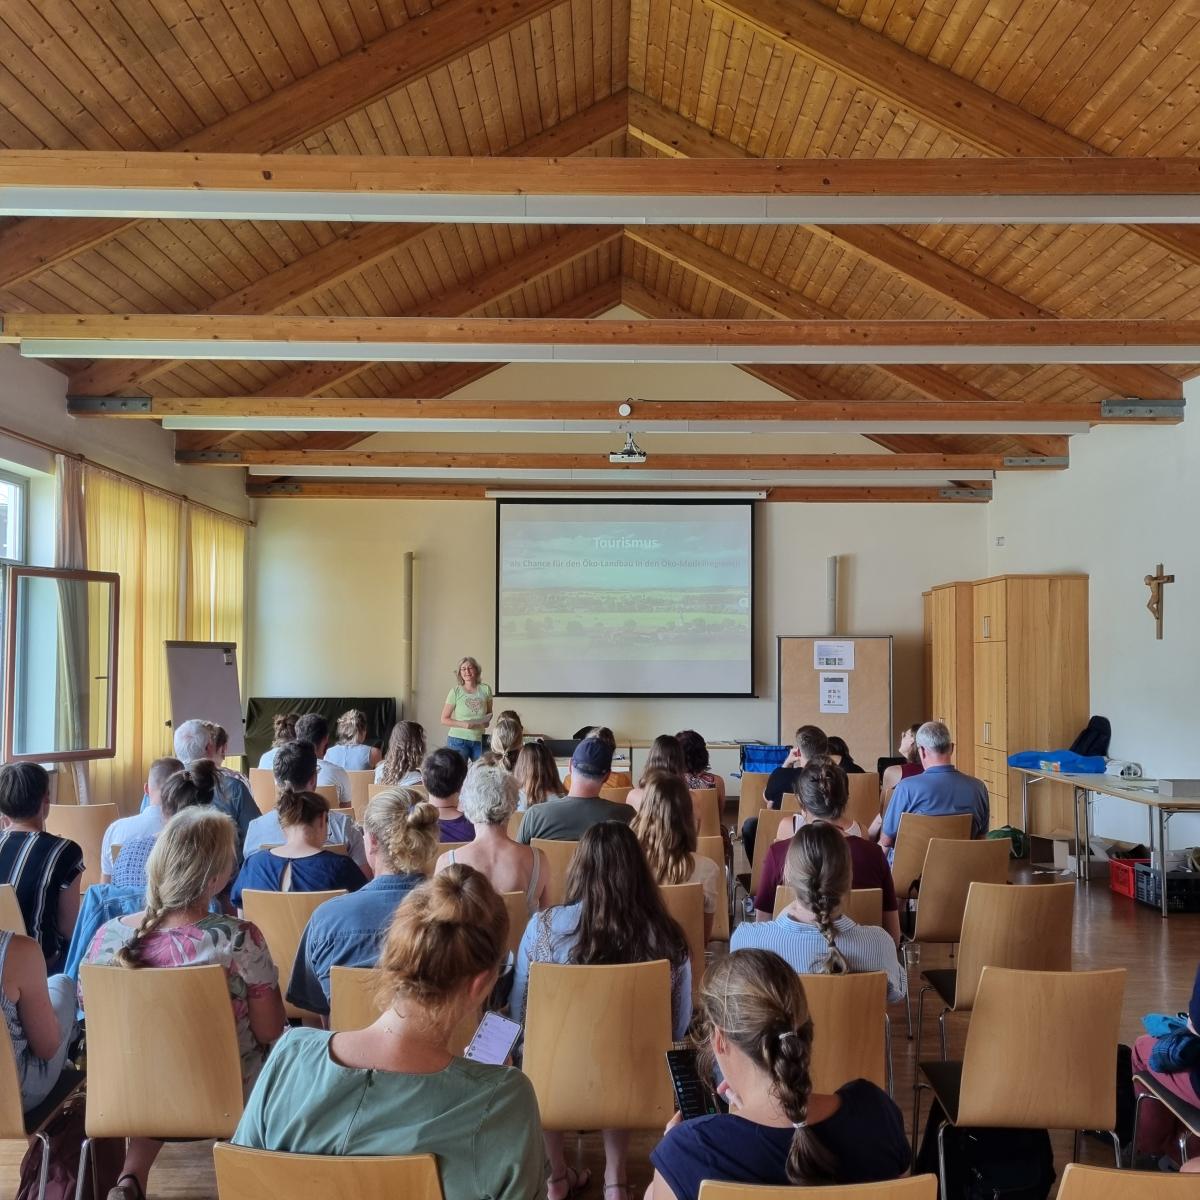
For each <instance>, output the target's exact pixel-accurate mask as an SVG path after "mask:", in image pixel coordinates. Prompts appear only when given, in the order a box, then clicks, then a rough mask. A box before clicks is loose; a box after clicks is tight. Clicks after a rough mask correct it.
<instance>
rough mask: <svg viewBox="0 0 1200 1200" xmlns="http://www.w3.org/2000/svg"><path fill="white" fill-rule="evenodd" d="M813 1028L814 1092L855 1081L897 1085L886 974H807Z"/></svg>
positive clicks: (824, 1090)
mask: <svg viewBox="0 0 1200 1200" xmlns="http://www.w3.org/2000/svg"><path fill="white" fill-rule="evenodd" d="M803 983H804V995H805V996H806V997H807V999H808V1011H809V1015H810V1016H811V1017H812V1023H813V1049H812V1065H811V1067H810V1073H811V1075H812V1081H813V1091H816V1092H836V1091H837V1089H838V1088H840V1087H841V1086H842V1084H844V1083H849V1082H850V1080H852V1079H869V1080H871V1082H872V1083H875V1084H878V1085H879V1086H880V1087H882V1088H887V1089H888V1090H889V1091H890V1090H891V1086H892V1069H891V1040H892V1039H891V1036H890V1032H889V1027H888V1019H887V975H886V974H885V973H884V972H883V971H870V972H864V973H862V974H856V975H805V976H804V977H803Z"/></svg>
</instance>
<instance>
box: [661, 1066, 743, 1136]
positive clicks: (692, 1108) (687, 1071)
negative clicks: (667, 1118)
mask: <svg viewBox="0 0 1200 1200" xmlns="http://www.w3.org/2000/svg"><path fill="white" fill-rule="evenodd" d="M667 1070H669V1071H670V1072H671V1086H672V1087H673V1088H674V1089H675V1103H676V1104H678V1105H679V1115H680V1116H681V1117H683V1119H684V1120H685V1121H690V1120H692V1119H693V1118H694V1117H709V1116H712V1115H714V1114H715V1113H723V1112H728V1111H729V1106H728V1104H726V1103H725V1101H724V1100H722V1098H721V1097H720V1096H718V1095H717V1093H716V1089H714V1088H713V1086H712V1085H711V1084H710V1083H709V1082H708V1081H707V1080H705V1079H702V1078H701V1076H700V1072H699V1070H698V1067H697V1055H696V1051H695V1050H690V1049H689V1050H668V1051H667Z"/></svg>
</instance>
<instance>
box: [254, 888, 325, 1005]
mask: <svg viewBox="0 0 1200 1200" xmlns="http://www.w3.org/2000/svg"><path fill="white" fill-rule="evenodd" d="M345 894H346V893H345V890H343V889H339V890H335V891H328V892H265V891H256V890H254V889H251V888H247V889H246V890H245V891H244V892H243V893H242V912H243V913H245V916H246V920H247V921H253V922H254V924H255V925H257V926H258V928H259V930H260V932H261V933H262V935H263V937H264V938H265V939H266V943H267V949H268V950H270V952H271V958H272V959H273V960H274V962H275V966H276V968H277V969H278V970H279V982H280V986H281V990H282V991H283V993H284V1001H283V1007H284V1010H285V1011H286V1012H287V1015H288V1016H289V1017H293V1018H297V1019H301V1018H303V1017H308V1016H312V1015H313V1014H312V1013H310V1012H309V1011H308V1010H307V1009H304V1008H297V1007H296V1005H294V1004H292V1003H290V1002H289V1001H288V999H287V981H288V980H289V979H290V978H291V977H292V965H293V963H294V962H295V961H296V951H297V950H298V949H299V946H300V937H301V935H302V934H303V933H304V927H305V926H306V925H307V924H308V919H309V917H311V916H312V915H313V911H314V910H315V909H316V908H317V907H318V906H319V905H321V904H324V903H325V901H326V900H332V899H333V898H334V896H344V895H345Z"/></svg>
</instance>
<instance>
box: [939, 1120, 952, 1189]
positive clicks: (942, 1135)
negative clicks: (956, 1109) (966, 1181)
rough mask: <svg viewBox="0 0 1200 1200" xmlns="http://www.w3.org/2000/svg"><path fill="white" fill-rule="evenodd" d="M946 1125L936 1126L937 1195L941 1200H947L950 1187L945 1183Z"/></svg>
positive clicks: (943, 1123)
mask: <svg viewBox="0 0 1200 1200" xmlns="http://www.w3.org/2000/svg"><path fill="white" fill-rule="evenodd" d="M946 1125H947V1123H946V1122H945V1121H943V1122H942V1123H941V1124H940V1125H939V1126H938V1195H939V1196H941V1197H942V1198H943V1200H949V1197H950V1187H949V1185H948V1184H947V1182H946Z"/></svg>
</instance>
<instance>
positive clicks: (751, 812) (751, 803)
mask: <svg viewBox="0 0 1200 1200" xmlns="http://www.w3.org/2000/svg"><path fill="white" fill-rule="evenodd" d="M770 778H771V776H770V774H769V772H766V771H743V772H742V780H741V785H740V787H739V789H738V812H737V828H736V829H735V830H734V831H733V836H734V837H735V838H740V837H741V836H742V826H743V825H744V824H745V823H746V822H747V821H748V820H749V819H750V818H751V817H753V816H756V815H757V814H758V813H759V812H760V811H761V810H762V809H763V808H765V807H766V801H765V800H764V799H763V793H764V791H765V790H766V786H767V780H768V779H770Z"/></svg>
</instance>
